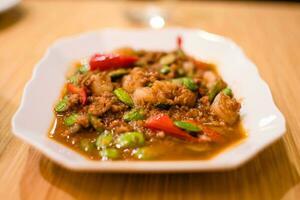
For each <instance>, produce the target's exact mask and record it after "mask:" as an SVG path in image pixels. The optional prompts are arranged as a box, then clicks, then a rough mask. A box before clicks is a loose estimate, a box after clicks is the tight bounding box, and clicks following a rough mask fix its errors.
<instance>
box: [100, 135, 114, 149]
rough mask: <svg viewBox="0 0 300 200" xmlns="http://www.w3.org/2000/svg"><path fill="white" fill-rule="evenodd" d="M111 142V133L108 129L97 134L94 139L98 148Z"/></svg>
mask: <svg viewBox="0 0 300 200" xmlns="http://www.w3.org/2000/svg"><path fill="white" fill-rule="evenodd" d="M112 142H113V135H112V134H111V132H109V131H104V132H103V133H102V134H101V135H99V136H98V138H97V140H96V146H97V148H98V149H100V148H105V147H108V146H110V145H111V144H112Z"/></svg>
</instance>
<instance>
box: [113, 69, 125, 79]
mask: <svg viewBox="0 0 300 200" xmlns="http://www.w3.org/2000/svg"><path fill="white" fill-rule="evenodd" d="M125 74H128V70H126V69H123V68H121V69H117V70H114V71H112V72H110V73H109V76H110V77H111V78H112V79H117V78H121V77H122V76H124V75H125Z"/></svg>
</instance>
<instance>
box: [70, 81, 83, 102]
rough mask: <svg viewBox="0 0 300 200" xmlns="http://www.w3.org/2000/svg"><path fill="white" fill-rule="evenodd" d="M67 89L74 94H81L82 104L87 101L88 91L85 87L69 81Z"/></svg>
mask: <svg viewBox="0 0 300 200" xmlns="http://www.w3.org/2000/svg"><path fill="white" fill-rule="evenodd" d="M67 90H68V91H69V92H71V93H73V94H79V96H80V100H81V104H82V105H84V104H85V103H86V99H87V97H86V92H85V90H84V89H83V88H79V87H77V86H75V85H73V84H72V83H68V84H67Z"/></svg>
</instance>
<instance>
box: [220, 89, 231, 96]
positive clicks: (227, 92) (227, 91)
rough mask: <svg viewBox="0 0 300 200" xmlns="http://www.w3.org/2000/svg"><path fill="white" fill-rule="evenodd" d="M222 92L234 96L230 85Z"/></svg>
mask: <svg viewBox="0 0 300 200" xmlns="http://www.w3.org/2000/svg"><path fill="white" fill-rule="evenodd" d="M222 92H223V93H224V94H225V95H227V96H230V97H232V90H231V89H230V88H229V87H227V88H225V89H223V90H222Z"/></svg>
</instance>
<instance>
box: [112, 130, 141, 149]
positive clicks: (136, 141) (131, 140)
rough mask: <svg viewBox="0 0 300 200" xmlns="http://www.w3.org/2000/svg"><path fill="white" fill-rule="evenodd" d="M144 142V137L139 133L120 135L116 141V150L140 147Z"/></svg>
mask: <svg viewBox="0 0 300 200" xmlns="http://www.w3.org/2000/svg"><path fill="white" fill-rule="evenodd" d="M144 142H145V138H144V135H143V134H142V133H140V132H126V133H123V134H121V135H119V137H118V138H117V140H116V143H117V145H116V146H117V147H118V148H128V147H129V148H134V147H139V146H142V145H143V144H144Z"/></svg>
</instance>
